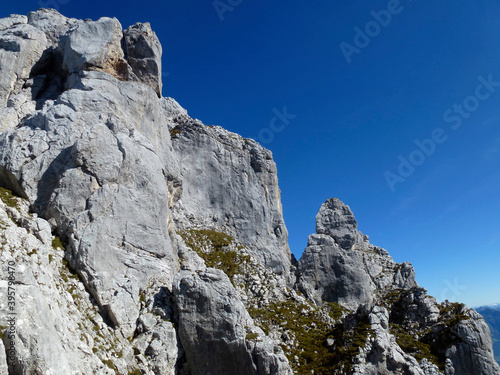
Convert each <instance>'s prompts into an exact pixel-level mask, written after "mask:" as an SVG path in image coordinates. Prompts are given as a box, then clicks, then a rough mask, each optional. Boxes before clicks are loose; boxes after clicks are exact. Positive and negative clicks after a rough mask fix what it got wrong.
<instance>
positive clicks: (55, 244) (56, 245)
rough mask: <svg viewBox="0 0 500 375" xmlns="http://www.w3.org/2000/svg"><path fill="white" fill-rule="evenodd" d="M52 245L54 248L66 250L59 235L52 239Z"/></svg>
mask: <svg viewBox="0 0 500 375" xmlns="http://www.w3.org/2000/svg"><path fill="white" fill-rule="evenodd" d="M52 247H53V248H54V249H56V250H57V249H63V250H64V245H63V243H62V241H61V238H60V237H59V236H55V237H54V238H53V239H52Z"/></svg>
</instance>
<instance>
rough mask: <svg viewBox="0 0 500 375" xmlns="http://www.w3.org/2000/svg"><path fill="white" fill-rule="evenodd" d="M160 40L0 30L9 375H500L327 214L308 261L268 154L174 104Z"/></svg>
mask: <svg viewBox="0 0 500 375" xmlns="http://www.w3.org/2000/svg"><path fill="white" fill-rule="evenodd" d="M161 53H162V48H161V45H160V43H159V41H158V38H157V37H156V35H155V33H154V32H153V31H152V30H151V27H150V25H149V24H147V23H144V24H141V23H138V24H135V25H133V26H131V27H129V28H127V29H126V30H123V27H122V25H121V24H120V23H119V21H118V20H117V19H115V18H101V19H99V20H97V21H91V20H77V19H70V18H66V17H64V16H62V15H61V14H59V13H58V12H56V11H55V10H50V9H41V10H39V11H37V12H32V13H30V14H28V16H22V15H12V16H10V17H8V18H4V19H1V20H0V186H1V189H0V198H1V200H0V251H1V255H2V259H3V262H4V265H3V267H2V268H1V271H0V276H1V278H0V290H1V296H2V298H1V300H0V328H1V332H2V334H3V340H2V341H0V374H2V375H3V374H65V375H72V374H75V375H76V374H128V375H137V374H148V375H153V374H156V375H159V374H172V375H173V374H176V375H188V374H190V375H208V374H217V375H234V374H242V375H243V374H249V375H256V374H260V375H264V374H280V375H281V374H312V373H313V374H359V375H361V374H373V375H375V374H412V375H437V374H445V375H466V374H467V375H468V374H481V375H492V374H500V369H499V367H498V364H497V363H496V362H495V360H494V358H493V352H492V342H491V336H490V331H489V329H488V326H487V325H486V323H485V322H484V320H483V319H482V317H481V316H480V315H479V314H478V313H476V312H475V311H473V310H471V309H468V308H467V307H466V306H464V305H462V304H458V303H449V302H445V303H442V304H438V303H437V302H436V300H435V299H434V298H433V297H430V296H428V295H427V294H426V290H425V289H423V288H421V287H419V286H418V285H417V283H416V282H415V272H414V269H413V267H412V266H411V264H409V263H403V264H399V263H396V262H394V261H393V260H392V258H391V257H390V256H389V254H388V252H387V251H386V250H384V249H381V248H379V247H376V246H374V245H372V244H370V242H369V239H368V237H367V236H365V235H363V234H362V233H360V232H359V231H358V229H357V222H356V219H355V217H354V215H353V213H352V211H351V210H350V208H349V207H348V206H347V205H345V204H344V203H342V202H341V201H340V200H338V199H330V200H328V201H327V202H325V203H324V204H323V205H322V206H321V208H320V210H319V212H318V215H317V217H316V233H315V234H312V235H311V236H310V237H309V241H308V245H307V248H306V250H305V252H304V255H303V257H302V258H301V259H300V260H299V261H298V262H297V261H296V260H295V259H294V258H293V257H292V255H291V253H290V250H289V247H288V232H287V229H286V226H285V223H284V219H283V213H282V206H281V200H280V190H279V187H278V179H277V170H276V164H275V163H274V161H273V158H272V154H271V152H270V151H269V150H266V149H264V148H263V147H261V146H260V145H259V144H258V143H256V142H255V141H253V140H251V139H245V138H243V137H241V136H239V135H237V134H234V133H231V132H229V131H227V130H224V129H222V128H221V127H218V126H206V125H204V124H202V123H201V122H200V121H199V120H196V119H193V118H191V117H190V116H189V115H188V113H187V111H186V110H185V109H183V108H182V107H181V106H180V105H179V104H178V103H177V102H176V101H175V100H174V99H171V98H164V97H161V92H162V84H161V71H162V70H161Z"/></svg>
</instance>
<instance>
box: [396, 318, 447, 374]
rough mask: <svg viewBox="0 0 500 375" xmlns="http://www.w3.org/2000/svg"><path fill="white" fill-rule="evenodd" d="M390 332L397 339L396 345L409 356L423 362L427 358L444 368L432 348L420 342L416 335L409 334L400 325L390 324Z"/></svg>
mask: <svg viewBox="0 0 500 375" xmlns="http://www.w3.org/2000/svg"><path fill="white" fill-rule="evenodd" d="M390 332H391V334H393V335H394V337H395V338H396V343H397V344H398V345H399V347H400V348H401V349H403V351H404V352H405V353H406V354H409V355H411V356H413V357H415V359H416V360H417V361H419V362H420V361H421V360H422V359H424V358H427V359H428V360H429V361H431V362H432V363H434V364H435V365H437V366H438V367H440V368H441V367H442V366H443V365H444V363H441V361H440V360H439V358H438V356H437V355H436V354H434V353H433V352H432V350H431V346H430V345H429V344H426V343H424V342H422V341H419V340H418V339H417V338H416V337H415V336H414V335H411V334H409V333H408V330H406V329H404V328H403V327H401V326H400V325H398V324H394V323H391V324H390Z"/></svg>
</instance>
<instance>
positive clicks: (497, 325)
mask: <svg viewBox="0 0 500 375" xmlns="http://www.w3.org/2000/svg"><path fill="white" fill-rule="evenodd" d="M476 311H477V312H478V313H479V314H481V316H482V317H483V318H484V320H485V321H486V323H487V324H488V327H490V331H491V337H492V339H493V352H494V353H495V360H496V361H497V362H499V363H500V307H498V305H496V306H481V307H479V308H476Z"/></svg>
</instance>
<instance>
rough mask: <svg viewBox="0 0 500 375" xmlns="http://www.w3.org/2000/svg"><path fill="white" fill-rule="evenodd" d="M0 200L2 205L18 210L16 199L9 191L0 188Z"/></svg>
mask: <svg viewBox="0 0 500 375" xmlns="http://www.w3.org/2000/svg"><path fill="white" fill-rule="evenodd" d="M0 199H1V200H2V202H3V203H5V204H6V205H7V206H8V207H12V208H19V202H18V199H21V198H18V197H16V196H15V195H13V194H12V192H11V191H10V190H7V189H4V188H0Z"/></svg>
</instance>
